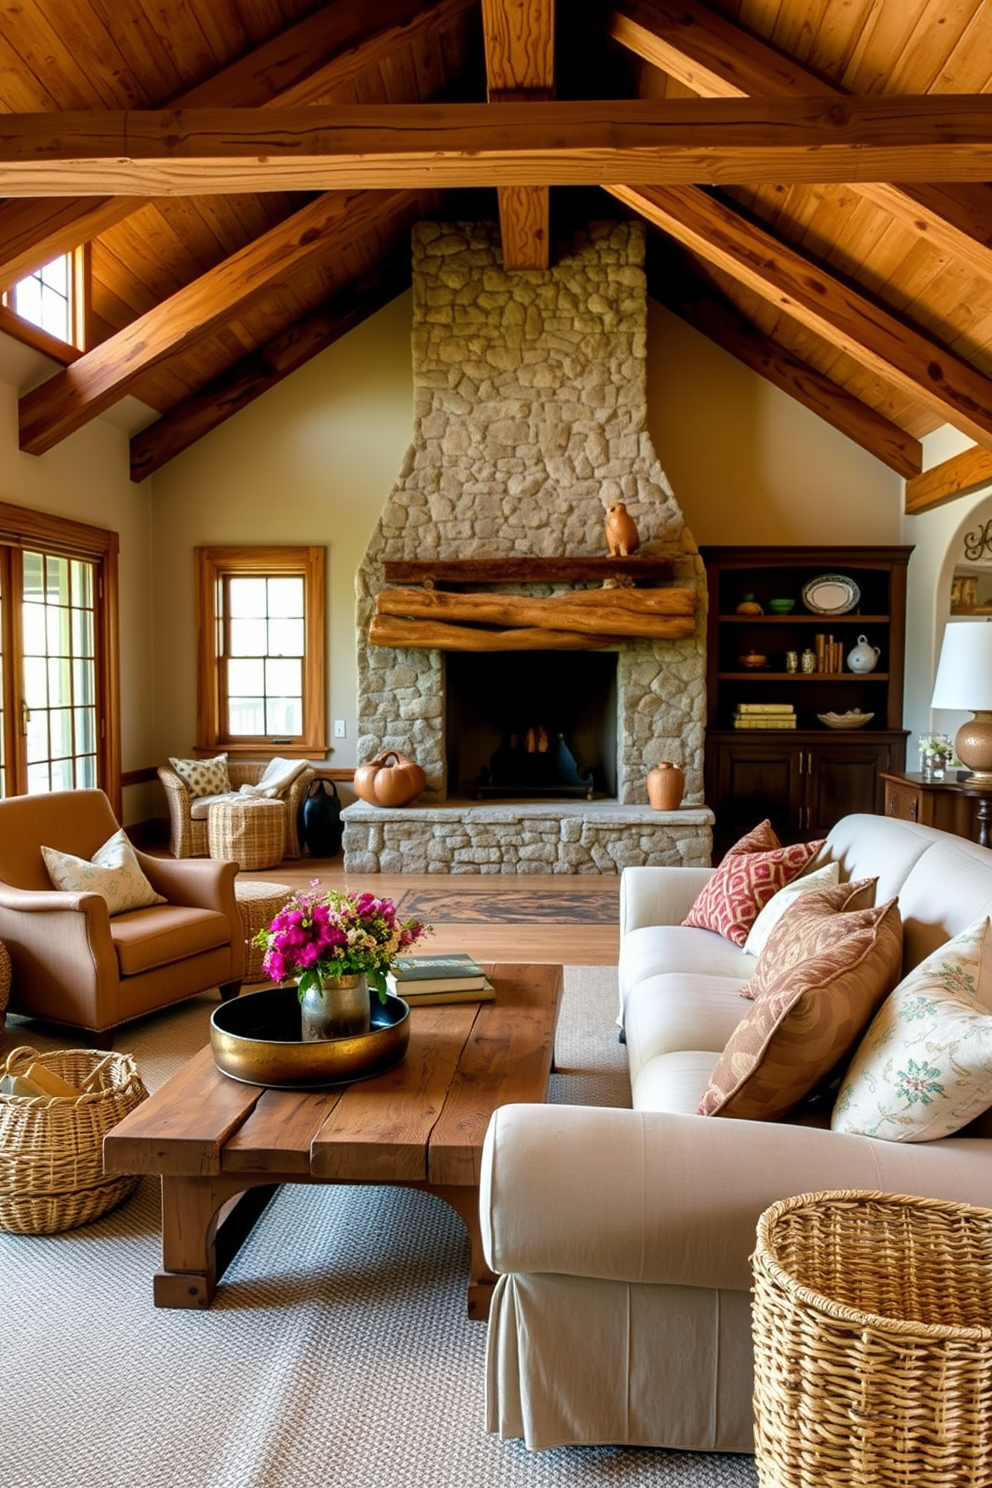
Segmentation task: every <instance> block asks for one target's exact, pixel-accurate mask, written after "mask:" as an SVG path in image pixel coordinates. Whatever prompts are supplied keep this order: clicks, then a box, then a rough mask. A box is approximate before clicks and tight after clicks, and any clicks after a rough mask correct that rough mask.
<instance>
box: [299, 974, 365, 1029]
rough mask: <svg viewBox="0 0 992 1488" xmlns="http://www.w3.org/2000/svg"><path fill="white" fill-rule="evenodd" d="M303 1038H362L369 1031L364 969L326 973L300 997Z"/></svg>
mask: <svg viewBox="0 0 992 1488" xmlns="http://www.w3.org/2000/svg"><path fill="white" fill-rule="evenodd" d="M300 1025H301V1030H302V1036H303V1042H304V1043H310V1042H312V1041H313V1040H314V1039H340V1038H359V1037H361V1036H362V1035H363V1034H366V1033H368V1032H369V1029H370V1027H371V1018H370V1013H369V987H368V981H367V980H366V977H365V973H364V972H356V973H355V974H354V975H353V976H339V977H324V978H323V980H322V981H321V983H320V985H319V986H318V987H309V988H308V989H307V991H306V992H304V994H303V997H302V998H301V1000H300Z"/></svg>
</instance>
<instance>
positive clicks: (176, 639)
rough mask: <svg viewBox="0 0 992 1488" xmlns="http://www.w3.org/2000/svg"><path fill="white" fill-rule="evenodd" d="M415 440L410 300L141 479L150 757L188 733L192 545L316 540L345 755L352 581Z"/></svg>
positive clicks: (348, 754)
mask: <svg viewBox="0 0 992 1488" xmlns="http://www.w3.org/2000/svg"><path fill="white" fill-rule="evenodd" d="M412 433H413V376H412V363H411V357H410V295H409V293H408V294H405V295H402V296H401V297H400V298H399V299H397V300H394V301H393V303H392V304H391V305H389V306H387V307H386V308H385V309H384V310H381V311H380V312H379V313H378V314H377V315H374V316H373V317H372V318H371V319H370V320H368V321H366V322H365V323H364V324H363V325H361V326H359V327H358V328H357V329H356V330H354V331H351V332H350V333H349V334H348V335H347V336H345V337H343V338H342V340H340V341H338V342H336V343H335V344H334V345H333V346H331V347H329V348H328V349H327V350H326V351H325V352H323V353H321V355H320V356H318V357H315V358H314V360H313V361H312V362H309V363H308V364H307V365H306V366H305V367H303V368H301V370H300V371H298V372H296V373H294V374H293V376H292V377H290V378H287V379H286V381H285V382H282V383H280V384H279V385H278V386H277V387H275V388H273V389H272V390H271V391H270V392H268V393H266V394H265V395H264V396H263V397H261V398H259V399H257V400H256V401H255V402H254V403H253V404H252V405H251V407H250V408H246V409H244V410H243V411H242V412H241V413H239V414H236V415H235V416H234V418H232V419H229V420H228V421H227V423H225V424H222V425H221V426H220V427H219V428H217V429H215V430H214V431H213V432H212V433H211V434H208V435H207V436H206V438H204V439H201V440H200V441H199V442H198V443H197V444H195V445H194V446H193V447H192V448H191V449H189V450H187V451H186V452H185V453H184V454H182V455H180V456H178V457H177V458H176V459H174V460H172V461H170V463H169V464H168V465H166V466H165V467H164V468H163V469H162V470H160V471H159V472H158V473H157V474H156V475H154V476H152V477H151V481H150V484H151V487H152V491H153V501H152V536H153V546H154V553H155V634H156V641H155V648H156V651H155V654H156V664H155V671H156V700H155V736H156V739H157V744H158V748H157V754H156V758H157V759H161V758H164V757H165V756H166V755H169V754H172V755H176V754H178V755H184V754H187V753H188V752H189V750H190V749H191V748H192V746H193V743H194V739H195V732H196V678H195V673H194V656H195V650H194V647H195V625H194V618H195V617H194V606H193V549H194V547H196V546H202V545H205V544H217V543H247V544H251V543H321V544H326V547H327V560H328V655H329V661H330V717H331V719H332V720H333V719H336V718H343V719H344V720H345V727H346V729H347V735H346V738H345V739H344V740H340V741H334V742H333V752H332V753H331V755H330V756H329V758H330V761H331V763H332V764H335V765H342V766H351V765H355V764H357V763H358V760H357V759H356V756H355V752H354V751H355V710H356V698H357V683H356V671H355V665H356V663H355V655H356V648H355V574H356V573H357V571H358V566H359V563H360V562H361V559H362V555H363V554H364V552H365V547H366V545H367V543H368V541H369V538H370V536H371V534H372V528H373V525H374V524H375V522H376V520H377V518H378V516H379V512H380V510H381V508H382V506H383V504H384V503H385V501H386V498H387V497H388V495H389V492H390V490H391V489H392V485H393V482H394V480H395V478H396V474H397V472H398V470H399V468H400V465H401V463H402V461H403V457H404V455H405V453H406V449H407V445H408V444H409V442H410V439H411V436H412Z"/></svg>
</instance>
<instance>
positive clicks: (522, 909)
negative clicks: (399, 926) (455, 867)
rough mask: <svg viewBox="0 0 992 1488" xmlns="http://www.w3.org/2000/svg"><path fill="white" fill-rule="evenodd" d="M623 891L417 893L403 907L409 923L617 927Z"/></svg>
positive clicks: (405, 898)
mask: <svg viewBox="0 0 992 1488" xmlns="http://www.w3.org/2000/svg"><path fill="white" fill-rule="evenodd" d="M619 903H620V891H619V889H618V888H617V887H616V886H611V887H610V888H608V889H606V888H602V887H600V888H596V889H592V888H589V889H564V890H559V889H555V890H554V891H553V892H552V893H546V892H542V891H541V890H539V889H535V890H528V889H496V890H494V891H493V892H492V893H475V894H472V893H468V892H459V891H458V890H457V889H411V890H409V892H407V893H406V894H404V895H403V896H402V897H401V898H400V900H399V901H398V903H397V909H398V910H399V912H400V914H401V915H402V916H403V918H404V919H406V918H412V917H416V918H418V919H422V920H427V921H428V922H429V923H430V924H438V923H443V924H456V925H539V924H554V925H615V924H616V923H617V918H618V915H619Z"/></svg>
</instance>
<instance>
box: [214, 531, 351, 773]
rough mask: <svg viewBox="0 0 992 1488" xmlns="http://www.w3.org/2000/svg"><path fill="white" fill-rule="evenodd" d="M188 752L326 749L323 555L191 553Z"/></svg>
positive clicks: (298, 551) (309, 551)
mask: <svg viewBox="0 0 992 1488" xmlns="http://www.w3.org/2000/svg"><path fill="white" fill-rule="evenodd" d="M195 560H196V602H197V634H198V636H199V656H198V662H197V741H196V747H197V751H198V752H200V753H209V752H214V751H216V750H218V749H224V750H227V752H228V753H230V754H239V753H240V754H253V755H258V754H259V753H263V752H264V753H270V754H282V755H289V756H293V755H296V756H307V755H322V754H324V753H325V752H326V750H327V702H326V699H327V664H326V641H325V634H326V622H325V603H324V549H323V548H321V547H285V548H282V547H280V548H268V547H258V548H242V547H224V548H219V547H218V548H197V549H195Z"/></svg>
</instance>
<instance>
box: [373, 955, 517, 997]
mask: <svg viewBox="0 0 992 1488" xmlns="http://www.w3.org/2000/svg"><path fill="white" fill-rule="evenodd" d="M386 985H387V987H388V988H389V991H390V992H392V993H393V995H394V996H395V997H402V999H403V1001H404V1002H406V1003H409V1005H410V1006H411V1007H436V1006H437V1005H438V1004H439V1003H443V1002H489V1001H491V1000H492V998H493V997H495V995H496V993H495V991H494V989H493V984H492V982H490V980H489V978H488V977H487V976H486V973H485V972H484V971H483V969H482V967H481V966H480V965H479V964H478V962H477V961H473V960H472V957H471V956H466V955H465V954H464V953H463V952H461V951H455V952H452V953H451V954H450V955H448V956H397V957H396V960H395V961H394V962H393V965H392V969H391V970H390V971H389V972H388V974H387V976H386Z"/></svg>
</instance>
